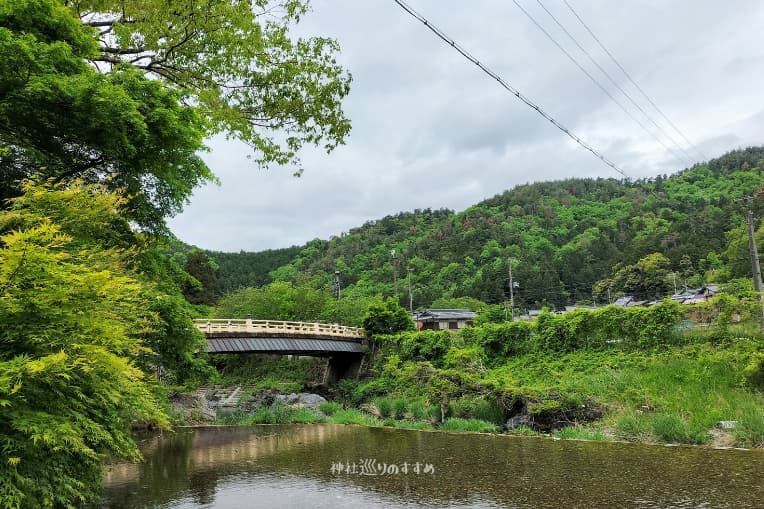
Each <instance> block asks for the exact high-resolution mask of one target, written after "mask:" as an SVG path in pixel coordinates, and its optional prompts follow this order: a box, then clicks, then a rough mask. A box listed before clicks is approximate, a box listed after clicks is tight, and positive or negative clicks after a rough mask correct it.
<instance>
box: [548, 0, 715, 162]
mask: <svg viewBox="0 0 764 509" xmlns="http://www.w3.org/2000/svg"><path fill="white" fill-rule="evenodd" d="M562 1H563V2H565V5H567V6H568V9H570V12H572V13H573V15H574V16H575V17H576V19H578V21H579V22H580V23H581V24H582V25H583V26H584V28H585V29H586V31H587V32H589V35H591V36H592V39H594V40H595V41H596V42H597V44H598V45H599V47H600V48H602V50H603V51H604V52H605V53H607V55H608V56H609V57H610V60H612V61H613V63H614V64H615V65H616V66H618V68H619V69H620V70H621V72H622V73H623V75H624V76H626V78H627V79H628V80H629V81H630V82H631V84H632V85H634V87H635V88H636V89H637V90H639V92H640V93H641V94H642V96H643V97H644V98H645V99H646V100H647V102H649V103H650V105H651V106H652V107H653V108H655V111H657V112H658V113H659V114H660V116H661V117H663V119H664V120H665V121H666V122H667V123H668V125H670V126H671V127H672V128H673V129H674V131H676V132H677V134H679V136H681V137H682V139H683V140H684V141H685V142H686V143H687V145H689V146H690V147H691V148H692V149H694V150H695V151H696V152H697V153H698V154H700V155H701V156H702V158H703V159H705V160H708V157H707V156H706V155H705V154H704V153H703V152H702V151H701V150H700V149H699V148H698V147H696V146H695V145H694V144H693V143H692V142H691V141H690V140H688V139H687V136H685V135H684V133H682V131H680V130H679V128H678V127H677V126H676V125H674V123H673V122H672V121H671V120H670V119H669V118H668V116H666V114H665V113H663V111H662V110H661V109H660V108H659V107H658V106H657V105H656V104H655V103H654V102H653V100H652V99H650V96H649V95H647V92H645V91H644V90H642V87H640V86H639V85H638V84H637V82H636V81H634V79H633V78H632V77H631V75H630V74H629V73H628V72H627V71H626V69H624V67H623V66H622V65H621V64H620V63H619V62H618V60H616V58H615V57H614V56H613V54H612V53H611V52H610V51H609V50H608V49H607V48H606V47H605V45H604V44H603V43H602V41H600V39H599V38H598V37H597V36H596V35H595V34H594V32H593V31H592V29H591V28H589V25H587V24H586V22H584V20H583V19H582V18H581V16H579V15H578V13H577V12H576V10H575V9H573V6H572V5H570V3H568V0H562Z"/></svg>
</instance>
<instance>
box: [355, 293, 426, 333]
mask: <svg viewBox="0 0 764 509" xmlns="http://www.w3.org/2000/svg"><path fill="white" fill-rule="evenodd" d="M363 328H364V330H366V333H367V334H369V335H371V336H378V335H382V334H394V333H396V332H402V331H406V330H414V321H413V320H412V319H411V317H410V316H409V314H408V312H407V311H406V310H405V309H404V308H402V307H401V306H400V305H399V304H398V302H396V300H395V299H394V298H392V297H388V298H387V299H385V301H384V302H382V303H378V304H372V305H371V306H369V310H368V311H367V312H366V315H365V316H364V317H363Z"/></svg>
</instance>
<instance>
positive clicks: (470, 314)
mask: <svg viewBox="0 0 764 509" xmlns="http://www.w3.org/2000/svg"><path fill="white" fill-rule="evenodd" d="M476 316H477V313H475V312H474V311H470V310H469V309H425V310H424V311H422V312H421V313H414V318H415V319H417V320H419V321H420V322H430V321H436V320H474V319H475V317H476Z"/></svg>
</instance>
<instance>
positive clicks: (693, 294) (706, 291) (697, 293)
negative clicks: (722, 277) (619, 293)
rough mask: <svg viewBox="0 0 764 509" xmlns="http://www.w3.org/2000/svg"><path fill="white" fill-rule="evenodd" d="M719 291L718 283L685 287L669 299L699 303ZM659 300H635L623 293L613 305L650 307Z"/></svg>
mask: <svg viewBox="0 0 764 509" xmlns="http://www.w3.org/2000/svg"><path fill="white" fill-rule="evenodd" d="M717 293H719V286H718V285H706V286H703V287H701V288H685V289H684V291H682V292H679V293H675V294H674V295H672V296H671V300H673V301H675V302H678V303H680V304H687V305H689V304H700V303H701V302H706V301H707V300H708V299H710V298H711V297H713V296H714V295H716V294H717ZM660 302H661V301H657V300H656V301H647V300H637V299H636V298H634V296H632V295H624V296H623V297H619V298H618V299H617V300H616V301H615V302H613V304H614V305H616V306H620V307H623V308H631V307H636V306H640V307H650V306H654V305H655V304H658V303H660Z"/></svg>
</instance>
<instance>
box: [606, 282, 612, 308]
mask: <svg viewBox="0 0 764 509" xmlns="http://www.w3.org/2000/svg"><path fill="white" fill-rule="evenodd" d="M607 302H608V304H612V303H613V299H611V298H610V287H609V286H608V287H607Z"/></svg>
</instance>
